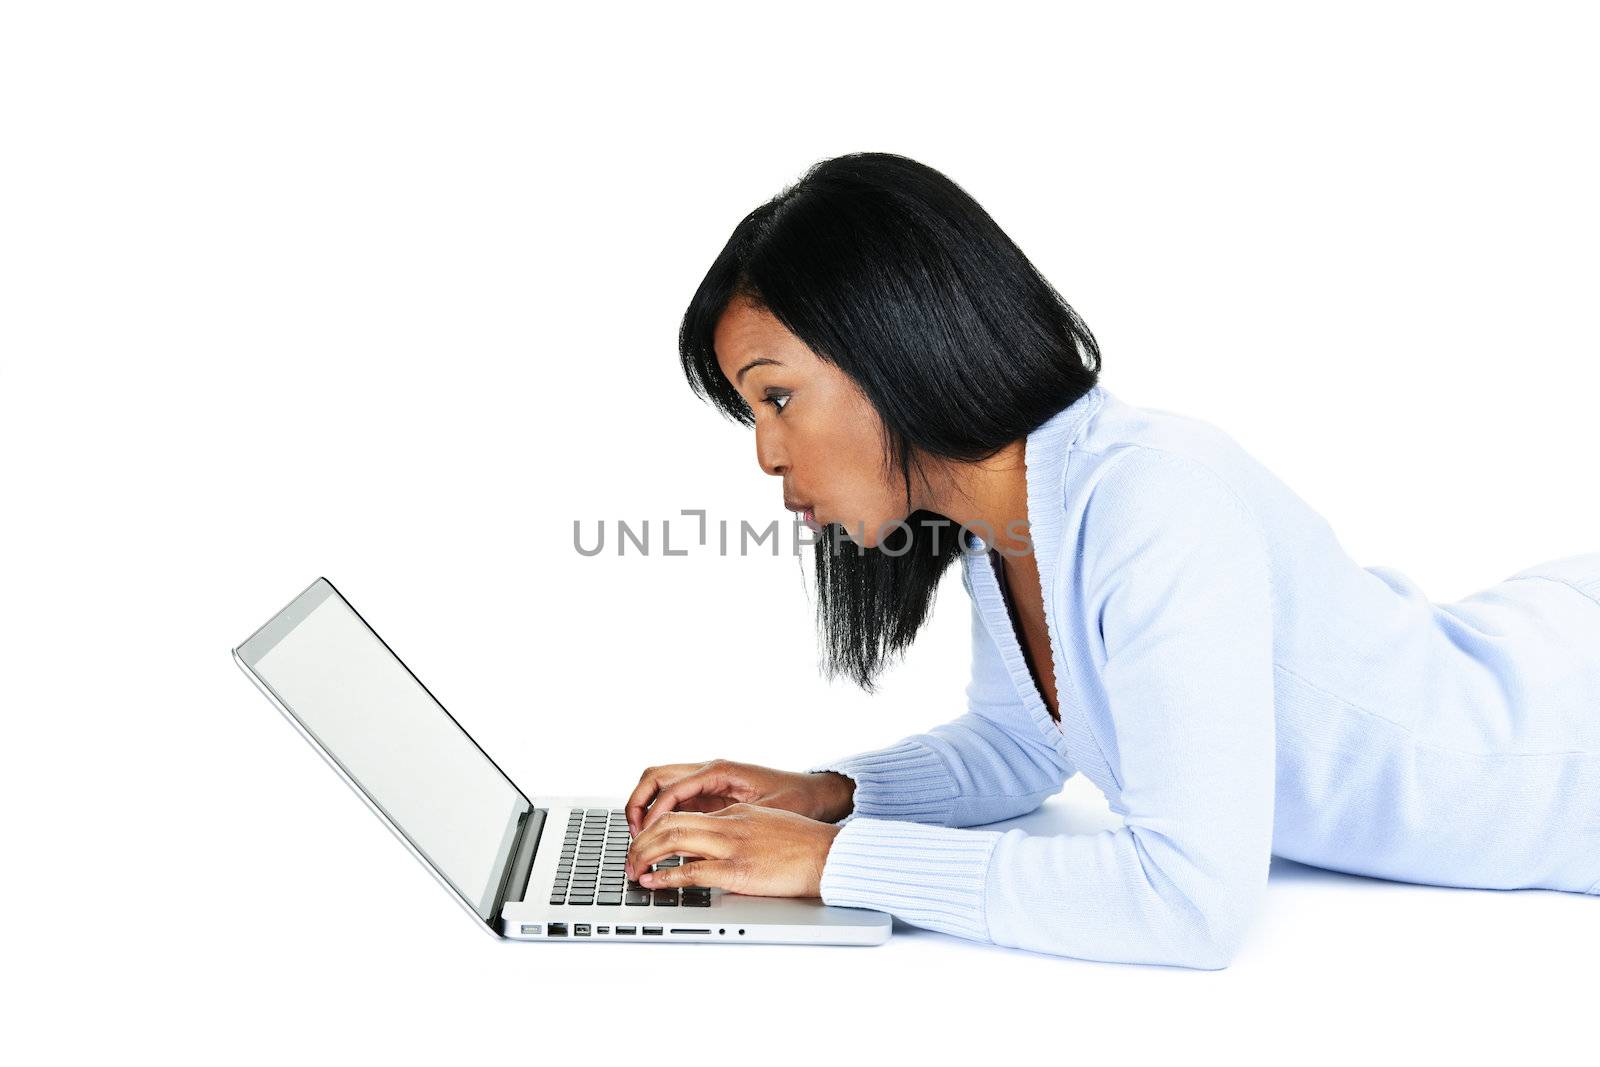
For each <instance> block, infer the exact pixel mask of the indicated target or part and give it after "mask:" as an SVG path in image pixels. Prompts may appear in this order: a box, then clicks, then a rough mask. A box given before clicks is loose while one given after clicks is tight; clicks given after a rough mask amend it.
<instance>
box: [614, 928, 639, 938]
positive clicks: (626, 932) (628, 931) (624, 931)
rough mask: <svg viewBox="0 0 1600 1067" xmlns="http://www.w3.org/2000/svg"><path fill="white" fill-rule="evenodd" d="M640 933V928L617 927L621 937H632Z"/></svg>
mask: <svg viewBox="0 0 1600 1067" xmlns="http://www.w3.org/2000/svg"><path fill="white" fill-rule="evenodd" d="M638 932H639V930H638V927H634V926H619V927H617V935H618V936H619V937H632V936H633V935H634V934H636V933H638Z"/></svg>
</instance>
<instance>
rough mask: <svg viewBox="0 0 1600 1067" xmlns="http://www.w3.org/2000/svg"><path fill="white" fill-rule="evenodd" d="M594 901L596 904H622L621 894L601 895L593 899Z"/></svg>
mask: <svg viewBox="0 0 1600 1067" xmlns="http://www.w3.org/2000/svg"><path fill="white" fill-rule="evenodd" d="M594 901H595V903H596V904H621V903H622V894H621V893H601V894H600V895H599V896H597V897H595V898H594Z"/></svg>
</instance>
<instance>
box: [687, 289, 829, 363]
mask: <svg viewBox="0 0 1600 1067" xmlns="http://www.w3.org/2000/svg"><path fill="white" fill-rule="evenodd" d="M711 343H712V345H713V346H714V347H715V348H716V352H717V363H718V365H719V366H721V367H722V373H723V374H725V375H727V376H728V377H729V378H732V377H733V375H734V374H736V373H737V372H738V370H739V368H740V367H742V366H744V364H746V363H748V362H749V361H750V360H752V359H754V358H756V357H757V356H765V357H766V358H768V359H776V360H781V361H782V362H783V363H785V364H789V363H791V362H792V361H793V360H794V359H795V358H796V357H798V356H800V355H802V354H804V353H806V352H808V351H809V350H808V349H807V348H806V346H805V345H804V344H803V343H802V342H801V340H800V339H799V338H798V337H796V336H795V335H794V334H792V333H790V332H789V330H788V329H787V328H786V327H785V326H784V325H783V323H781V322H779V321H778V318H777V316H776V315H774V314H772V312H770V311H767V310H766V309H764V308H758V307H756V306H755V305H753V304H752V303H750V301H749V300H748V299H746V298H744V297H734V298H733V299H732V300H730V301H729V302H728V306H727V307H726V308H725V309H723V312H722V316H721V318H719V319H718V320H717V328H716V330H715V332H714V333H713V335H712V338H711Z"/></svg>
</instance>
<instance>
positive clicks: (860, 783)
mask: <svg viewBox="0 0 1600 1067" xmlns="http://www.w3.org/2000/svg"><path fill="white" fill-rule="evenodd" d="M808 770H809V771H810V772H812V773H816V772H819V771H834V772H836V773H838V774H842V775H844V776H845V777H846V778H850V779H853V780H854V781H855V783H856V787H855V795H854V797H853V799H852V803H853V805H854V810H852V811H851V813H850V814H849V815H847V816H845V817H844V818H843V819H840V820H839V823H840V825H844V824H845V823H848V822H851V821H852V820H853V819H855V817H856V816H857V815H860V816H864V817H866V818H882V819H903V820H906V821H909V822H921V823H937V824H940V825H948V824H949V823H950V820H951V815H952V813H953V812H954V810H955V801H956V798H957V797H958V796H959V795H960V793H961V790H960V787H959V786H957V785H956V781H955V779H954V778H953V777H951V775H950V769H949V767H947V766H946V765H945V762H944V758H943V757H942V756H940V755H939V753H937V752H935V751H934V750H933V749H931V748H929V747H928V746H927V745H924V744H920V743H918V742H916V741H910V740H907V741H901V742H900V743H899V744H897V745H892V746H890V747H889V748H885V749H879V750H878V751H876V752H863V753H861V754H860V755H857V756H850V757H848V758H846V759H842V760H838V761H836V762H833V763H824V764H820V765H818V766H815V767H810V768H808Z"/></svg>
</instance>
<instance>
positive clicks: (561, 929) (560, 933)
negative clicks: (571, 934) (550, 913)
mask: <svg viewBox="0 0 1600 1067" xmlns="http://www.w3.org/2000/svg"><path fill="white" fill-rule="evenodd" d="M545 933H547V934H548V935H549V936H551V937H566V936H567V924H566V923H551V924H550V925H548V926H546V927H545Z"/></svg>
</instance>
